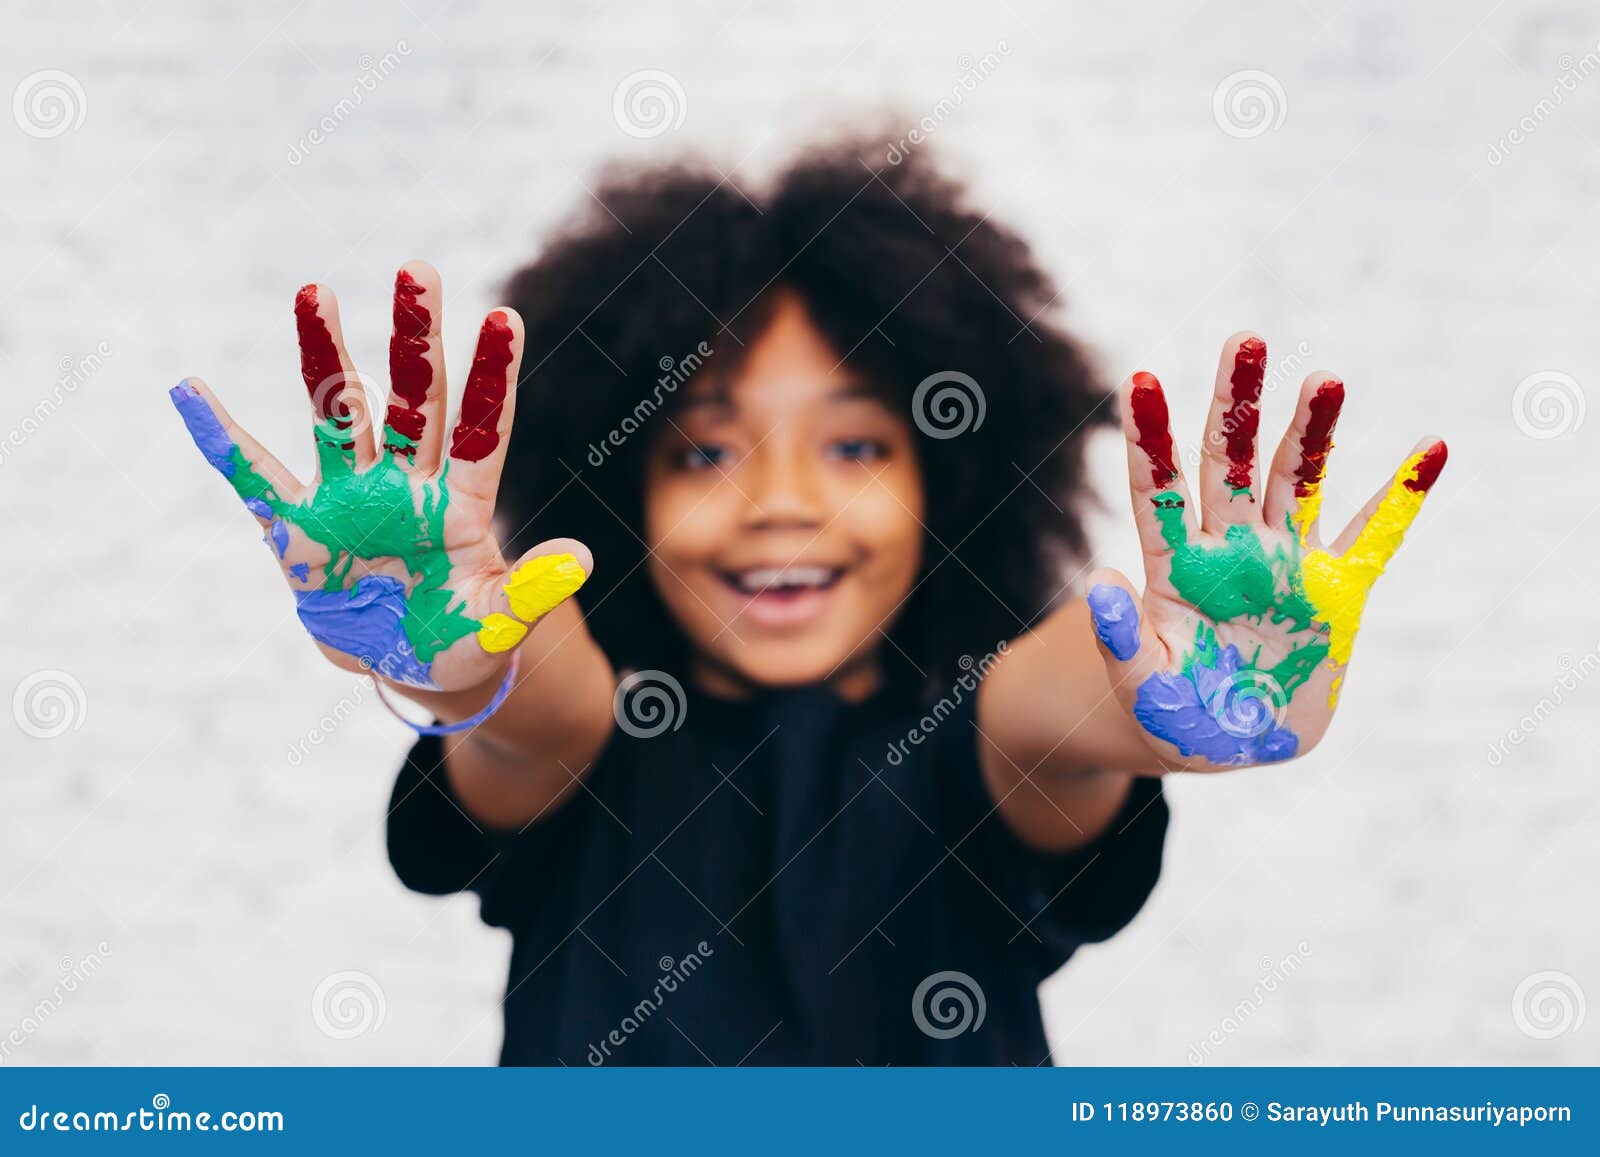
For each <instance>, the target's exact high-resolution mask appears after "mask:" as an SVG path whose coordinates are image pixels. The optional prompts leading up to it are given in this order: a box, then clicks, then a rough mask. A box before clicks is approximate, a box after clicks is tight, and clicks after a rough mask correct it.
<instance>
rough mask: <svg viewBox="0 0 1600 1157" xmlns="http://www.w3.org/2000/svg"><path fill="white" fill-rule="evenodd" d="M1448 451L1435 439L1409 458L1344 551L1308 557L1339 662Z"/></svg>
mask: <svg viewBox="0 0 1600 1157" xmlns="http://www.w3.org/2000/svg"><path fill="white" fill-rule="evenodd" d="M1449 453H1450V452H1449V450H1448V449H1447V448H1446V447H1445V444H1444V443H1443V442H1436V443H1434V444H1433V445H1432V446H1430V447H1429V448H1428V449H1426V450H1424V451H1421V452H1420V453H1417V454H1413V455H1412V456H1411V457H1410V458H1408V459H1407V460H1406V462H1405V464H1404V465H1403V466H1401V467H1400V469H1399V470H1398V471H1396V473H1395V476H1394V479H1393V480H1392V481H1391V482H1390V484H1389V490H1388V492H1387V493H1386V494H1385V495H1384V496H1383V498H1382V500H1381V501H1380V502H1379V503H1378V509H1377V510H1376V511H1375V512H1374V514H1373V516H1372V518H1371V519H1369V520H1368V522H1367V524H1366V525H1365V526H1364V527H1362V528H1361V533H1360V534H1359V535H1358V536H1357V537H1356V541H1355V542H1354V543H1353V544H1352V545H1351V547H1350V549H1349V550H1347V551H1345V552H1344V554H1342V555H1338V556H1335V555H1333V554H1330V553H1329V552H1328V551H1325V550H1317V551H1312V552H1311V553H1310V554H1308V555H1307V556H1306V558H1305V562H1304V565H1303V573H1304V579H1303V583H1304V587H1305V591H1306V595H1307V597H1308V598H1309V599H1310V600H1311V602H1312V603H1313V604H1314V605H1315V607H1316V609H1317V617H1318V619H1320V620H1321V621H1322V622H1324V623H1326V624H1327V625H1328V628H1329V653H1330V655H1331V657H1332V659H1333V661H1334V662H1335V663H1337V664H1338V665H1339V666H1341V667H1342V666H1346V665H1348V664H1349V662H1350V656H1351V653H1352V651H1353V650H1354V647H1355V640H1356V635H1357V633H1359V631H1360V630H1361V613H1362V611H1363V609H1364V608H1365V607H1366V604H1367V598H1368V596H1369V595H1371V593H1372V587H1373V584H1375V583H1376V582H1377V581H1378V579H1379V577H1380V576H1381V575H1382V574H1383V572H1384V570H1385V569H1386V568H1387V567H1388V565H1389V561H1390V560H1391V559H1393V558H1394V556H1395V552H1396V551H1398V550H1399V549H1400V543H1401V542H1402V540H1404V538H1405V535H1406V531H1407V530H1409V529H1410V527H1411V524H1412V523H1413V522H1414V521H1416V517H1417V515H1418V514H1420V513H1421V511H1422V503H1423V500H1424V499H1425V498H1426V497H1427V495H1428V491H1429V490H1430V489H1432V488H1433V485H1434V483H1435V482H1437V481H1438V480H1439V472H1440V471H1441V470H1443V469H1444V464H1445V462H1446V460H1447V459H1448V458H1449ZM1299 532H1300V534H1301V536H1302V541H1304V537H1305V536H1306V535H1308V534H1309V533H1310V526H1309V524H1308V523H1304V522H1302V523H1301V524H1300V526H1299ZM1337 696H1338V684H1337V683H1335V686H1334V697H1335V699H1337Z"/></svg>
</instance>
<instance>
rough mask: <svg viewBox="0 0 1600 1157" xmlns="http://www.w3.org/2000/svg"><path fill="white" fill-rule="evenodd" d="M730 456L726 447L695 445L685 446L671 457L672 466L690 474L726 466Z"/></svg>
mask: <svg viewBox="0 0 1600 1157" xmlns="http://www.w3.org/2000/svg"><path fill="white" fill-rule="evenodd" d="M731 458H732V455H731V454H730V452H729V451H728V448H727V447H726V446H714V445H710V444H706V443H697V444H695V445H693V446H686V447H684V448H683V449H682V450H679V451H678V452H677V453H676V454H674V455H673V460H672V464H673V465H674V466H676V467H677V468H678V469H679V470H685V471H689V472H691V473H693V472H697V471H700V470H711V469H716V468H719V467H725V466H727V464H728V462H729V461H730V459H731Z"/></svg>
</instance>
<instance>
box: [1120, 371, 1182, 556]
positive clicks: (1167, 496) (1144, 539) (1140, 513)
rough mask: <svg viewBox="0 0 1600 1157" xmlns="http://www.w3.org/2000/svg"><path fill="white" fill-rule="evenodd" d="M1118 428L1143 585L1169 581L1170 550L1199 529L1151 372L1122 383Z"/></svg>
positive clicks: (1164, 406)
mask: <svg viewBox="0 0 1600 1157" xmlns="http://www.w3.org/2000/svg"><path fill="white" fill-rule="evenodd" d="M1118 392H1119V394H1120V395H1121V406H1122V430H1123V434H1124V436H1125V437H1126V438H1127V442H1128V485H1129V490H1130V491H1131V493H1132V496H1133V516H1134V521H1135V523H1136V524H1137V525H1138V528H1139V543H1140V545H1141V546H1142V548H1143V550H1144V556H1145V579H1146V582H1147V583H1151V584H1154V583H1166V584H1168V586H1170V583H1171V577H1170V572H1171V566H1170V559H1171V557H1172V553H1173V551H1175V550H1177V549H1179V548H1181V547H1183V546H1185V545H1187V544H1188V542H1189V541H1190V540H1191V539H1193V538H1194V537H1196V536H1197V535H1198V533H1199V529H1200V528H1199V524H1198V523H1197V521H1196V519H1195V516H1194V512H1193V510H1191V509H1190V501H1189V488H1188V485H1187V484H1186V483H1185V482H1184V480H1183V474H1182V472H1181V471H1180V470H1179V469H1178V464H1177V459H1176V457H1174V454H1173V446H1172V431H1171V419H1170V417H1169V416H1168V413H1167V398H1166V394H1165V393H1163V392H1162V389H1161V383H1160V382H1159V381H1157V380H1156V376H1155V375H1154V374H1147V373H1144V372H1143V371H1140V372H1139V373H1136V374H1134V375H1133V376H1132V377H1131V378H1129V379H1127V380H1126V381H1125V382H1123V383H1122V387H1121V389H1120V390H1119V391H1118Z"/></svg>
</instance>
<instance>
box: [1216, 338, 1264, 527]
mask: <svg viewBox="0 0 1600 1157" xmlns="http://www.w3.org/2000/svg"><path fill="white" fill-rule="evenodd" d="M1266 372H1267V343H1266V342H1264V341H1262V340H1261V338H1260V337H1258V336H1257V335H1255V334H1253V333H1250V332H1248V331H1246V332H1244V333H1236V334H1234V335H1233V336H1232V337H1230V338H1229V339H1228V340H1227V341H1226V342H1224V343H1223V346H1222V359H1221V361H1220V362H1219V363H1218V365H1217V387H1216V391H1215V392H1214V393H1213V395H1212V398H1211V413H1210V415H1209V416H1208V417H1207V419H1206V436H1205V440H1204V441H1203V442H1202V443H1201V450H1200V505H1201V508H1202V509H1203V511H1204V515H1203V517H1202V518H1201V523H1202V524H1203V525H1204V526H1205V528H1206V529H1207V530H1218V529H1221V528H1225V527H1228V526H1236V525H1238V524H1240V523H1254V522H1258V521H1260V519H1261V508H1260V506H1259V505H1258V504H1257V502H1258V497H1259V494H1258V486H1257V481H1258V480H1257V478H1256V434H1257V431H1258V430H1259V429H1260V426H1261V385H1262V382H1263V381H1264V380H1265V378H1266Z"/></svg>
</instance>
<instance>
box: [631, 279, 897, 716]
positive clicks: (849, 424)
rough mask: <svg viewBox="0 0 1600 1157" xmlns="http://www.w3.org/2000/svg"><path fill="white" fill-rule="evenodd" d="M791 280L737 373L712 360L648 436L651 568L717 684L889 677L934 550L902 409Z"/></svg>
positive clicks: (857, 685)
mask: <svg viewBox="0 0 1600 1157" xmlns="http://www.w3.org/2000/svg"><path fill="white" fill-rule="evenodd" d="M839 361H840V356H839V352H838V351H837V350H835V349H834V348H833V347H832V346H831V345H830V344H829V343H828V341H827V339H826V338H825V337H823V335H822V334H821V333H819V332H818V331H817V329H816V328H815V327H814V326H813V325H812V323H811V320H810V318H809V317H808V316H807V313H806V309H805V306H804V304H803V303H802V302H801V301H800V299H799V298H797V297H795V296H793V295H789V294H785V295H783V296H782V297H780V298H779V299H778V301H777V302H775V304H774V309H773V313H772V320H771V322H770V324H769V325H768V326H767V328H766V329H765V330H763V331H762V333H761V335H760V336H759V337H758V338H757V339H756V340H755V341H754V342H752V343H751V345H750V347H749V349H748V350H747V351H746V353H745V356H744V360H743V362H742V363H741V365H740V368H739V371H738V373H736V374H734V375H733V376H732V377H731V378H730V377H727V376H724V375H718V374H717V373H716V372H715V371H716V366H715V362H714V359H713V361H712V362H711V363H708V365H707V367H706V369H705V370H703V371H701V373H700V375H699V376H698V377H697V378H696V379H695V380H694V381H692V382H690V383H689V384H688V385H686V386H685V387H684V389H685V404H684V407H683V409H682V412H681V413H680V414H679V415H677V416H676V417H675V418H674V421H673V425H672V426H671V427H670V428H667V429H665V430H664V431H662V433H661V434H659V435H658V436H657V439H656V442H655V444H654V445H653V446H652V448H651V454H650V461H649V467H648V471H647V475H646V488H645V534H646V538H647V541H648V543H649V546H650V551H651V554H650V559H649V567H650V573H651V576H652V578H653V579H654V581H655V584H656V588H657V589H658V590H659V591H660V593H661V597H662V599H663V601H664V602H665V603H666V605H667V608H668V610H669V611H670V612H671V613H672V615H673V616H674V617H675V618H676V620H677V622H678V624H679V625H680V626H681V627H682V629H683V630H684V632H685V633H686V634H687V635H688V637H689V639H690V641H691V643H692V644H693V646H694V650H695V658H696V660H697V663H698V669H697V672H696V673H697V675H698V676H699V678H700V679H701V680H702V682H703V683H706V684H709V685H711V686H712V687H713V689H718V688H720V689H723V690H735V691H737V690H739V689H741V688H747V687H749V686H750V685H752V684H754V685H758V686H784V685H796V684H803V683H813V682H818V681H821V680H826V679H832V680H833V681H834V682H835V683H837V684H838V685H839V686H840V687H841V688H842V689H846V690H855V689H860V690H866V689H868V688H870V686H872V685H873V684H874V683H875V681H876V670H877V668H876V653H877V647H878V644H879V639H880V634H881V632H882V631H885V630H887V629H888V627H889V625H890V623H891V622H892V621H893V619H894V616H895V614H896V613H897V612H898V610H899V608H900V604H901V603H902V602H903V601H904V599H905V598H906V596H907V595H908V594H909V593H910V592H911V588H912V584H913V582H914V581H915V578H916V574H917V570H918V568H919V567H920V565H921V562H922V534H923V531H922V513H923V509H922V476H921V473H920V471H919V469H918V466H917V458H916V443H915V439H914V437H913V435H912V432H911V429H910V426H909V424H908V423H907V421H906V419H905V418H904V417H903V416H901V415H900V414H898V413H896V412H894V411H893V410H891V409H890V408H889V407H888V406H886V405H885V404H884V403H883V402H882V401H879V400H878V399H877V398H876V397H875V396H874V395H873V394H871V393H869V392H868V391H867V390H866V389H865V384H864V383H863V382H861V381H860V380H859V379H858V378H857V377H855V376H854V375H853V374H852V372H851V371H850V370H849V369H847V368H846V367H843V366H841V365H839Z"/></svg>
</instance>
